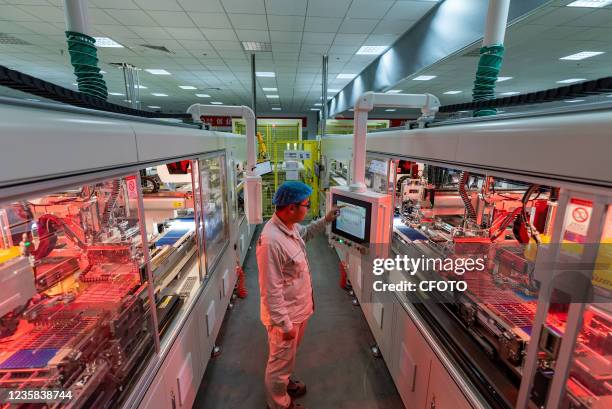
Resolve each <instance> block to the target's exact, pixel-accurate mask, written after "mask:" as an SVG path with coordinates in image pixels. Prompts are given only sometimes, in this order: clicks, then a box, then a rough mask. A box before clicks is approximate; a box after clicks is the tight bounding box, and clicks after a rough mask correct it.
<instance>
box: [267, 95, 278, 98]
mask: <svg viewBox="0 0 612 409" xmlns="http://www.w3.org/2000/svg"><path fill="white" fill-rule="evenodd" d="M266 98H270V99H278V95H266Z"/></svg>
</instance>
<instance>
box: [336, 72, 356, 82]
mask: <svg viewBox="0 0 612 409" xmlns="http://www.w3.org/2000/svg"><path fill="white" fill-rule="evenodd" d="M356 76H357V74H344V73H343V74H338V76H337V77H336V78H337V79H339V80H351V79H353V78H355V77H356Z"/></svg>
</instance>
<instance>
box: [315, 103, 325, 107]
mask: <svg viewBox="0 0 612 409" xmlns="http://www.w3.org/2000/svg"><path fill="white" fill-rule="evenodd" d="M314 105H315V106H316V107H320V106H322V105H323V104H322V103H320V102H317V103H316V104H314Z"/></svg>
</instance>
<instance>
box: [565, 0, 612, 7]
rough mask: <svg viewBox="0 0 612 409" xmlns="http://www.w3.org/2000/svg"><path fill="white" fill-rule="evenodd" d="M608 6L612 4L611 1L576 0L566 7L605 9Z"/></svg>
mask: <svg viewBox="0 0 612 409" xmlns="http://www.w3.org/2000/svg"><path fill="white" fill-rule="evenodd" d="M608 4H612V0H577V1H573V2H571V3H570V4H568V5H567V7H606V6H607V5H608Z"/></svg>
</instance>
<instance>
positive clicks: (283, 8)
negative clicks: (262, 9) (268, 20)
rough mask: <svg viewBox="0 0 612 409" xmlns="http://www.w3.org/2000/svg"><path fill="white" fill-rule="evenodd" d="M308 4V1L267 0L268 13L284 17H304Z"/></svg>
mask: <svg viewBox="0 0 612 409" xmlns="http://www.w3.org/2000/svg"><path fill="white" fill-rule="evenodd" d="M307 4H308V1H307V0H266V11H267V12H268V14H276V15H282V16H304V15H306V5H307Z"/></svg>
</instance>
